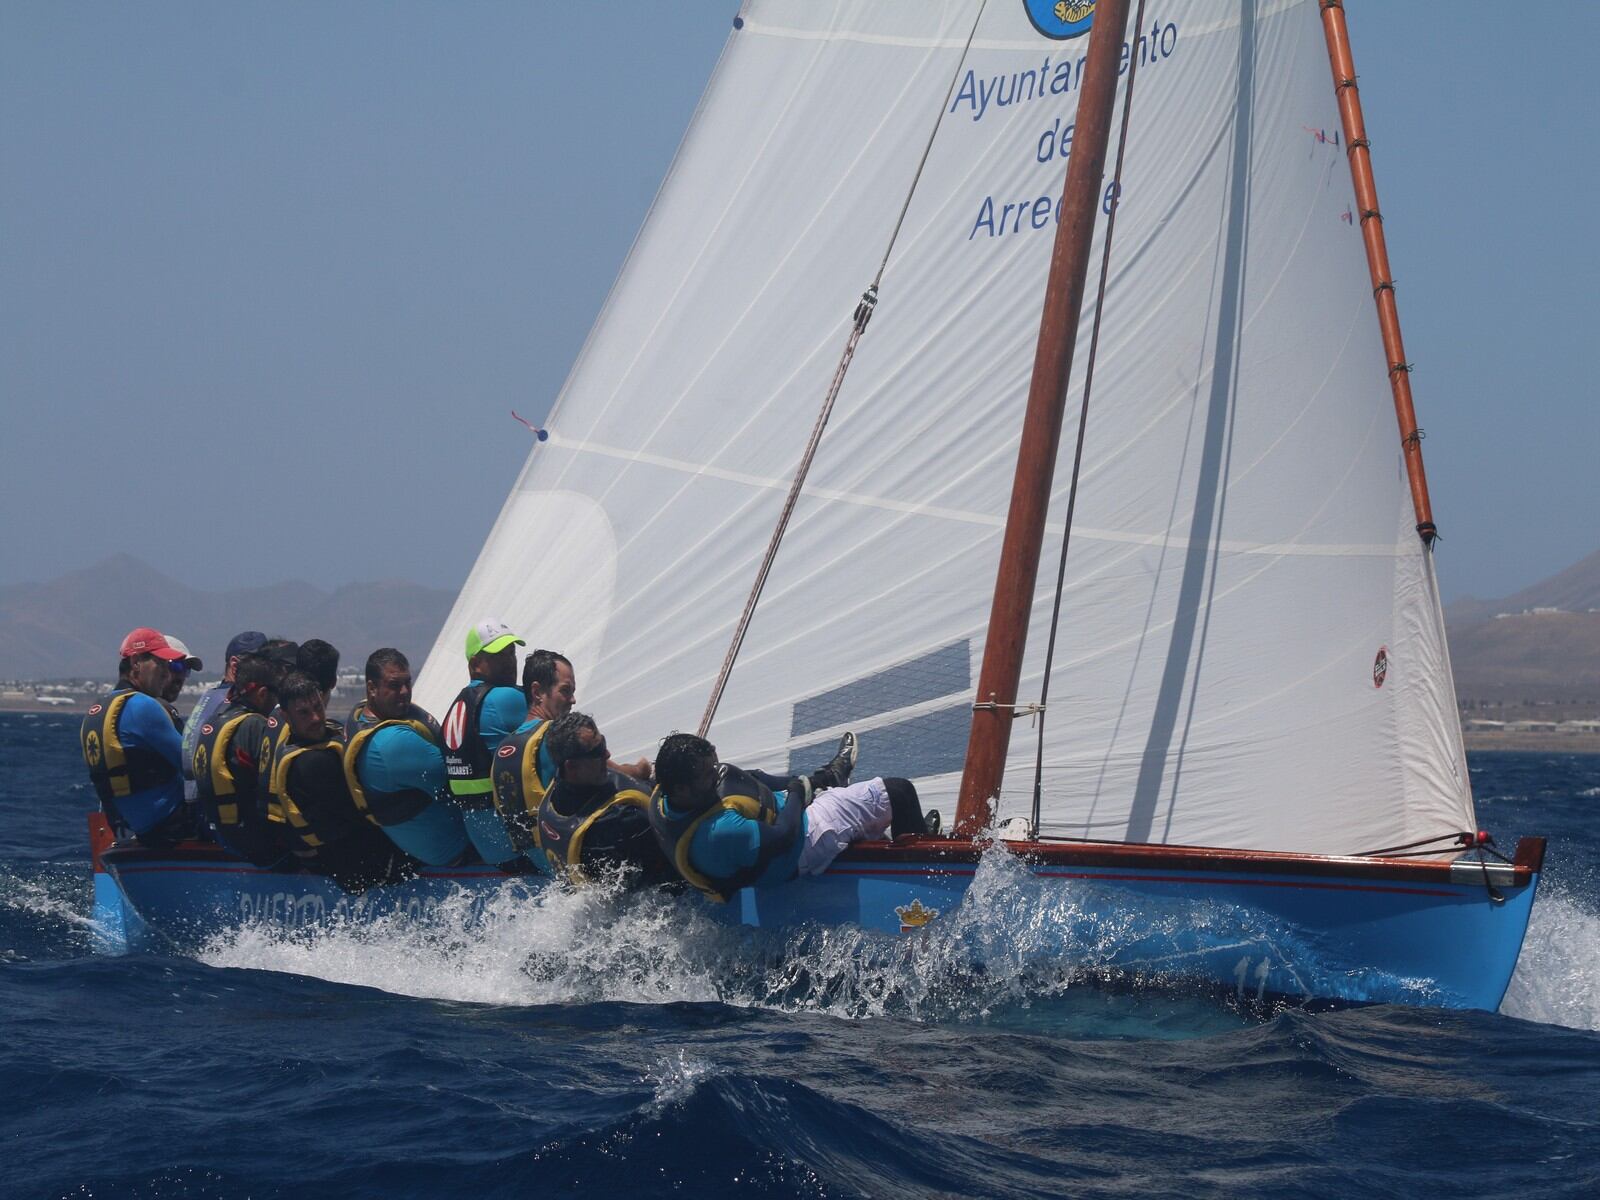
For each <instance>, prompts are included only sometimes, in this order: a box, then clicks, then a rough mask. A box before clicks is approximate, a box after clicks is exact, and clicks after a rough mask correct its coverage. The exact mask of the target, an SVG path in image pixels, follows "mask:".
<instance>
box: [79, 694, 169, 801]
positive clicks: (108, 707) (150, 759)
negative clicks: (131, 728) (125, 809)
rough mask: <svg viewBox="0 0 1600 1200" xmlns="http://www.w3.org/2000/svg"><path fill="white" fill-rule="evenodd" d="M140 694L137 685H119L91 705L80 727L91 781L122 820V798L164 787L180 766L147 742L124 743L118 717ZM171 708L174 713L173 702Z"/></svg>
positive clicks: (97, 792)
mask: <svg viewBox="0 0 1600 1200" xmlns="http://www.w3.org/2000/svg"><path fill="white" fill-rule="evenodd" d="M139 694H141V693H139V692H137V691H136V690H135V689H133V688H118V689H117V690H116V691H114V692H112V693H111V695H109V696H107V697H106V698H105V699H104V700H101V701H98V702H96V703H95V704H94V705H93V706H91V707H90V709H89V711H88V712H87V713H86V714H84V718H83V723H82V725H80V726H79V728H78V742H79V745H80V747H81V748H82V750H83V761H84V765H85V766H87V767H88V768H89V782H90V783H91V784H93V785H94V791H95V795H96V796H98V797H99V798H100V804H101V806H102V807H103V808H104V809H105V811H106V812H107V813H108V814H109V815H110V816H111V818H112V819H113V820H115V821H118V822H121V821H122V816H121V814H120V813H119V812H118V811H117V800H118V799H120V798H123V797H126V796H131V795H132V794H133V793H134V792H142V791H144V790H145V789H146V788H153V787H160V786H161V785H162V784H164V783H166V782H167V781H169V780H170V779H171V778H172V776H173V774H174V772H175V771H176V770H177V768H176V767H174V766H173V765H172V764H171V763H170V762H168V761H167V760H166V759H164V758H162V757H161V755H159V754H157V753H156V752H155V751H154V750H151V749H149V748H148V747H146V746H124V745H123V744H122V738H121V736H120V735H119V734H118V733H117V718H118V717H119V716H121V715H122V709H123V707H124V706H125V705H126V704H127V703H128V700H129V698H130V697H132V696H135V695H139ZM167 712H168V714H169V715H171V713H172V709H171V707H170V706H169V707H168V709H167ZM173 724H174V725H175V726H176V727H177V728H178V729H179V731H180V732H181V731H182V729H183V724H182V722H180V721H177V720H174V722H173Z"/></svg>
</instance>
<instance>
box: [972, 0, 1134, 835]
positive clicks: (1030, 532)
mask: <svg viewBox="0 0 1600 1200" xmlns="http://www.w3.org/2000/svg"><path fill="white" fill-rule="evenodd" d="M1127 27H1128V0H1100V2H1099V4H1098V5H1096V7H1095V13H1094V27H1093V29H1092V30H1091V32H1090V34H1089V49H1088V52H1087V61H1086V62H1085V64H1084V71H1083V83H1082V86H1081V88H1080V90H1079V93H1078V114H1077V117H1076V119H1075V120H1076V127H1075V129H1074V130H1073V136H1072V157H1071V158H1070V159H1069V160H1068V162H1067V178H1066V184H1065V187H1064V190H1063V193H1062V204H1061V224H1060V226H1059V227H1058V228H1057V229H1056V240H1055V247H1054V249H1053V250H1052V251H1051V255H1050V277H1049V281H1048V282H1047V283H1046V284H1045V294H1044V311H1043V313H1042V314H1041V316H1040V319H1039V343H1038V347H1037V349H1036V350H1035V351H1034V357H1033V382H1032V383H1031V384H1030V385H1029V388H1028V408H1027V412H1026V415H1025V416H1024V417H1023V420H1022V440H1021V443H1020V444H1019V446H1018V448H1017V472H1016V477H1015V479H1014V481H1013V483H1012V485H1011V509H1010V512H1009V513H1008V514H1007V516H1006V532H1005V539H1004V541H1003V542H1002V543H1001V547H1000V567H999V571H998V573H997V575H996V578H995V586H994V606H993V608H992V609H991V610H990V613H989V635H988V640H987V641H986V642H985V643H984V648H983V666H982V668H981V669H980V670H979V673H978V699H977V703H975V704H974V705H973V710H972V732H971V733H970V735H969V736H968V739H967V759H966V769H965V771H964V772H963V774H962V777H961V795H960V799H959V800H958V801H957V803H956V819H955V828H954V832H955V833H956V835H957V836H959V837H972V836H975V835H976V834H977V833H978V832H979V831H980V830H981V829H982V828H983V827H984V825H985V824H986V823H987V821H988V818H989V801H990V800H991V799H992V798H993V797H995V796H998V795H999V793H1000V781H1001V778H1002V777H1003V776H1004V774H1005V766H1006V749H1007V747H1008V746H1009V745H1010V743H1011V722H1012V719H1013V718H1014V716H1015V707H1016V700H1017V684H1018V682H1019V681H1020V680H1021V677H1022V651H1023V648H1024V646H1025V645H1026V643H1027V638H1028V618H1029V616H1030V615H1031V613H1032V609H1033V590H1034V584H1035V582H1036V581H1037V580H1038V576H1039V556H1040V552H1041V551H1042V549H1043V547H1044V526H1045V517H1046V515H1047V513H1048V511H1049V507H1050V485H1051V482H1052V481H1053V480H1054V478H1055V465H1056V449H1057V447H1058V446H1059V445H1060V442H1061V425H1062V420H1063V415H1064V413H1065V410H1066V400H1067V381H1068V377H1069V375H1070V374H1071V371H1072V350H1073V345H1074V343H1075V342H1076V340H1077V332H1078V317H1079V314H1080V313H1081V312H1082V310H1083V288H1084V280H1085V279H1086V278H1087V277H1088V272H1089V244H1090V241H1091V239H1092V238H1093V236H1094V222H1095V213H1096V211H1097V210H1098V208H1099V206H1100V184H1101V179H1102V177H1103V175H1104V173H1105V162H1106V145H1107V143H1108V142H1109V141H1110V133H1111V110H1112V107H1113V105H1114V104H1115V102H1116V88H1117V68H1118V65H1119V60H1120V56H1121V54H1122V44H1123V39H1124V38H1125V37H1126V36H1127Z"/></svg>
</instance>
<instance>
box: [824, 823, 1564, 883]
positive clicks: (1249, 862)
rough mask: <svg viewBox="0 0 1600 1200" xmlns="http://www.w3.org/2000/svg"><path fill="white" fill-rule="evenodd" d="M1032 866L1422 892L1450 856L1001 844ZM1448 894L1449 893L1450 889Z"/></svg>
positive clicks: (930, 843) (898, 847) (912, 857)
mask: <svg viewBox="0 0 1600 1200" xmlns="http://www.w3.org/2000/svg"><path fill="white" fill-rule="evenodd" d="M1004 845H1005V847H1006V848H1007V849H1008V850H1010V851H1011V852H1012V853H1014V854H1017V855H1020V856H1021V857H1023V858H1024V859H1026V860H1027V861H1028V862H1029V863H1031V864H1033V865H1035V866H1044V867H1064V868H1071V867H1078V868H1082V867H1112V868H1122V869H1124V870H1140V869H1143V870H1168V871H1207V872H1216V873H1225V874H1233V873H1248V874H1252V875H1285V876H1298V877H1306V876H1311V877H1322V878H1325V879H1335V880H1341V881H1343V880H1350V879H1370V880H1383V881H1385V882H1393V883H1408V884H1415V885H1421V886H1426V885H1428V884H1433V885H1451V884H1453V881H1452V880H1451V877H1450V866H1451V862H1452V859H1450V858H1381V857H1375V856H1360V855H1342V856H1335V855H1321V854H1283V853H1277V852H1274V851H1270V850H1230V849H1225V848H1221V847H1210V846H1159V845H1131V844H1130V845H1115V844H1113V845H1108V844H1105V843H1101V842H1005V843H1004ZM1544 849H1545V840H1544V839H1543V838H1538V837H1532V838H1522V839H1521V840H1520V841H1519V842H1518V843H1517V850H1516V855H1515V857H1514V859H1513V863H1514V865H1513V868H1512V869H1513V870H1514V872H1515V875H1516V882H1515V884H1514V885H1513V886H1517V887H1521V886H1524V885H1526V884H1529V883H1532V882H1533V878H1534V876H1535V875H1536V874H1537V873H1538V871H1539V870H1540V868H1541V867H1542V866H1543V865H1544ZM982 853H983V847H982V846H979V845H977V844H974V843H973V842H968V841H961V840H956V839H952V838H921V837H907V838H901V839H900V840H899V841H895V842H857V843H856V844H855V845H853V846H851V847H849V848H848V849H847V850H845V852H844V853H843V854H841V855H840V856H839V858H838V859H837V860H836V861H837V862H838V863H839V865H840V867H846V868H847V867H849V866H851V865H854V864H859V865H861V866H868V865H877V864H894V863H934V864H939V863H949V864H951V865H952V866H953V865H956V864H961V865H967V864H972V865H974V866H975V865H976V864H977V861H978V858H979V857H980V856H981V855H982ZM1451 894H1454V889H1453V887H1452V892H1451Z"/></svg>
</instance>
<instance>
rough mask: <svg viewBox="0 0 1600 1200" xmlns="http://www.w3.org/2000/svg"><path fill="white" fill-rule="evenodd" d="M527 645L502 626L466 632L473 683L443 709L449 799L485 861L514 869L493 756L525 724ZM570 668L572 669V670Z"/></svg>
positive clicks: (483, 625)
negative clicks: (520, 675) (521, 657)
mask: <svg viewBox="0 0 1600 1200" xmlns="http://www.w3.org/2000/svg"><path fill="white" fill-rule="evenodd" d="M526 644H527V643H526V642H524V641H523V640H522V639H521V638H519V637H518V636H517V635H516V634H514V633H512V632H511V630H510V628H509V627H507V626H506V625H505V624H504V623H502V622H500V621H496V620H493V619H485V620H482V621H479V622H478V623H477V624H476V625H474V626H473V627H472V628H471V629H469V630H468V631H467V670H468V672H469V673H470V674H471V676H472V682H470V683H469V684H467V686H466V687H464V688H462V689H461V691H460V692H459V693H458V694H457V695H456V698H455V699H454V700H452V701H451V702H450V707H449V708H448V709H446V710H445V717H444V721H443V722H442V728H443V730H444V764H445V772H446V774H447V776H448V778H449V781H450V795H451V798H452V799H453V800H454V801H455V803H456V805H457V806H458V807H459V808H460V809H461V815H462V819H463V820H464V822H465V824H466V830H467V836H468V837H469V838H471V839H472V844H473V847H474V848H475V849H476V850H477V852H478V856H479V857H480V858H482V859H483V861H484V862H486V863H494V864H496V865H499V864H501V863H505V864H507V865H508V869H510V866H511V864H513V863H514V860H515V859H516V858H517V854H518V852H517V848H516V846H514V845H513V844H512V841H511V837H510V835H509V834H508V833H507V832H506V827H505V823H504V822H503V821H501V819H500V813H499V810H498V809H497V808H496V807H495V801H494V779H493V777H492V776H493V764H494V761H495V759H494V754H495V751H497V750H498V749H499V748H500V743H501V742H503V741H504V740H505V739H506V737H507V736H508V735H509V734H510V733H512V732H513V731H514V730H515V729H516V728H517V727H518V726H519V725H521V724H522V722H523V717H524V715H525V714H526V712H527V709H528V698H527V697H526V696H524V695H523V693H522V691H521V690H520V689H519V688H518V687H517V649H516V648H517V647H518V646H524V645H526ZM569 670H570V668H569Z"/></svg>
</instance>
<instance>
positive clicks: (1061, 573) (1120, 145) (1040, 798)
mask: <svg viewBox="0 0 1600 1200" xmlns="http://www.w3.org/2000/svg"><path fill="white" fill-rule="evenodd" d="M1144 6H1145V0H1139V11H1138V13H1137V14H1136V15H1135V16H1134V18H1133V27H1134V29H1136V30H1137V29H1142V28H1144ZM1138 73H1139V56H1138V55H1137V54H1133V55H1130V56H1129V58H1128V82H1127V85H1126V87H1125V88H1124V90H1123V94H1122V126H1121V128H1120V129H1119V130H1118V131H1117V165H1116V167H1115V169H1114V170H1113V171H1112V173H1111V211H1110V212H1109V213H1107V214H1106V241H1105V245H1104V246H1102V247H1101V249H1100V288H1099V291H1098V292H1096V294H1095V300H1094V327H1093V330H1092V331H1091V332H1090V334H1089V359H1088V362H1087V363H1086V364H1085V366H1084V373H1083V403H1082V405H1081V406H1080V407H1079V409H1078V445H1077V449H1076V450H1074V451H1073V455H1072V483H1071V485H1070V486H1069V487H1068V489H1067V515H1066V525H1065V527H1064V528H1063V529H1062V531H1061V558H1060V560H1059V561H1058V563H1057V564H1056V596H1055V604H1054V605H1053V606H1052V608H1051V610H1050V640H1049V642H1047V643H1046V645H1045V652H1044V675H1043V677H1042V678H1041V679H1040V681H1039V711H1038V717H1037V721H1038V723H1037V724H1036V725H1035V726H1034V728H1035V729H1036V730H1037V731H1038V740H1037V743H1036V749H1035V751H1034V757H1033V830H1034V834H1035V835H1036V836H1037V834H1038V831H1039V816H1040V811H1041V809H1042V807H1043V804H1044V723H1045V720H1046V718H1047V717H1048V715H1049V712H1048V708H1047V704H1048V701H1049V699H1050V668H1051V666H1052V664H1053V663H1054V662H1055V657H1056V631H1057V630H1058V628H1059V627H1060V624H1061V592H1062V589H1063V588H1064V586H1065V584H1066V579H1067V548H1068V546H1070V545H1071V543H1072V514H1073V511H1074V510H1075V509H1076V508H1077V506H1078V477H1079V475H1080V474H1081V473H1082V470H1083V436H1084V431H1085V429H1086V427H1087V426H1088V423H1089V394H1090V393H1091V392H1092V391H1093V390H1094V359H1095V354H1096V352H1097V351H1098V350H1099V349H1100V319H1101V316H1102V315H1103V313H1104V311H1105V304H1106V275H1107V274H1108V272H1109V271H1110V268H1111V237H1112V234H1114V233H1115V232H1116V229H1117V210H1118V209H1120V208H1121V207H1122V160H1123V155H1124V154H1125V153H1126V151H1127V149H1128V117H1129V115H1130V114H1131V113H1132V112H1133V79H1134V76H1135V75H1137V74H1138Z"/></svg>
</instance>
